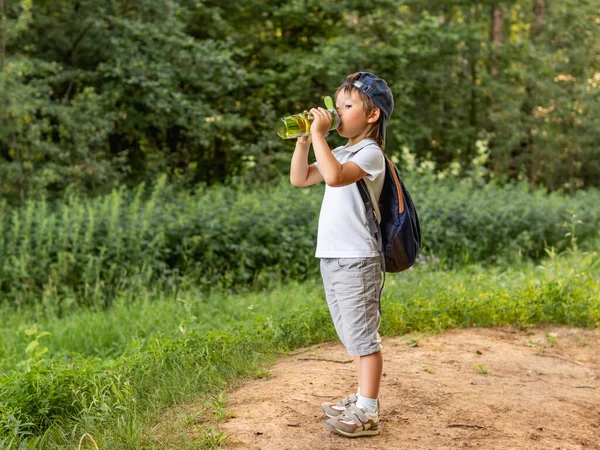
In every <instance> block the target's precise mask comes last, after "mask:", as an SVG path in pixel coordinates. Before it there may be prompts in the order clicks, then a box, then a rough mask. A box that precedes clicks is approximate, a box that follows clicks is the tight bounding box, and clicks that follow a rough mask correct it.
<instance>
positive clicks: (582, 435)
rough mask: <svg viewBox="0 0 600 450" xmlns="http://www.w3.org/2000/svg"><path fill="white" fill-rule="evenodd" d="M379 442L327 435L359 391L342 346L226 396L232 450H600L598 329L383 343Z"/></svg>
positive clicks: (467, 333) (313, 350) (304, 357)
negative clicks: (336, 407)
mask: <svg viewBox="0 0 600 450" xmlns="http://www.w3.org/2000/svg"><path fill="white" fill-rule="evenodd" d="M384 359H385V367H384V377H383V382H382V388H381V395H380V400H381V412H380V413H381V425H380V434H379V435H378V436H374V437H365V438H357V439H348V438H344V437H341V436H337V435H335V434H333V433H332V432H330V431H329V430H327V429H326V428H325V427H324V425H323V423H324V421H325V417H324V416H323V415H322V414H321V411H320V408H319V406H320V404H321V403H322V402H325V401H335V400H338V399H340V398H342V397H345V396H346V395H348V394H349V393H351V392H353V390H354V389H355V387H356V386H355V381H354V380H355V378H354V365H353V364H352V361H351V359H350V358H349V357H348V356H347V354H346V353H345V351H344V348H343V347H342V346H341V345H340V344H336V343H333V344H325V345H318V346H315V347H310V348H307V349H302V350H300V351H297V352H295V353H294V354H293V355H290V356H287V357H285V358H283V359H281V360H279V362H278V363H277V364H276V365H275V366H274V368H273V369H272V371H271V372H270V374H269V376H267V377H265V378H263V379H258V380H250V381H248V382H246V383H245V384H243V385H242V386H241V387H239V388H237V389H235V390H234V391H232V392H230V393H229V398H230V400H229V402H228V403H227V408H228V409H229V410H230V411H231V415H232V417H230V418H229V419H228V420H227V421H226V422H224V423H222V424H221V426H220V430H222V431H225V432H226V433H227V435H228V438H227V440H226V441H225V447H226V448H233V449H242V448H247V449H265V450H266V449H348V448H364V449H411V450H418V449H432V450H441V449H462V448H478V449H526V450H528V449H536V450H537V449H569V450H571V449H600V381H599V380H598V379H597V376H600V330H581V329H574V328H566V327H549V328H543V329H542V328H534V329H530V330H527V331H523V330H517V329H512V328H496V329H468V330H454V331H449V332H447V333H444V334H442V335H436V336H429V337H419V336H404V337H397V338H390V339H386V340H384Z"/></svg>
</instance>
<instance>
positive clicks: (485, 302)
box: [0, 251, 600, 449]
mask: <svg viewBox="0 0 600 450" xmlns="http://www.w3.org/2000/svg"><path fill="white" fill-rule="evenodd" d="M423 262H424V264H423V265H421V264H419V267H417V268H415V269H414V270H409V271H407V272H404V273H402V274H398V275H388V277H387V281H386V289H385V291H384V296H383V299H382V308H383V321H382V334H383V335H384V336H386V335H387V336H391V335H399V334H404V333H408V332H417V331H419V332H420V331H443V330H445V329H448V328H456V327H471V326H497V325H506V324H517V325H522V326H528V325H532V324H544V323H563V324H570V325H574V326H581V327H598V326H599V325H600V256H599V255H598V253H597V252H588V253H584V252H580V251H575V252H568V253H565V254H562V255H560V256H550V257H548V258H547V259H545V260H543V261H542V263H541V264H537V265H536V264H534V263H532V262H524V261H521V262H513V263H511V264H510V265H509V264H507V265H504V266H503V267H501V266H496V267H483V266H478V265H470V266H465V267H461V268H456V269H454V270H451V271H445V270H440V268H439V264H437V265H436V264H434V263H433V262H432V261H431V260H423ZM51 311H52V309H50V310H47V311H44V310H43V309H40V308H37V309H27V308H23V309H21V310H14V309H9V308H8V307H5V308H4V309H3V310H2V322H1V323H2V324H3V325H2V328H1V331H0V333H1V334H0V337H1V338H2V340H1V342H2V344H1V348H0V351H1V352H2V353H1V354H0V355H1V356H0V358H1V359H0V412H2V415H0V417H3V419H0V449H16V448H19V447H18V445H17V443H18V442H27V443H28V444H27V445H30V446H31V448H49V449H52V448H64V446H70V447H74V444H75V442H76V441H77V439H78V438H79V437H80V436H81V435H82V434H83V432H90V433H92V434H93V436H94V437H95V438H96V440H97V441H98V443H99V445H100V446H101V448H111V449H127V448H131V449H134V448H156V447H155V446H156V445H158V444H157V443H156V442H157V441H156V439H158V438H157V437H156V435H154V434H153V433H152V432H148V429H149V425H150V424H151V423H153V421H154V420H155V419H156V418H157V417H158V416H160V415H161V414H163V412H164V411H165V408H168V407H169V406H172V405H178V404H182V403H184V402H186V401H189V400H190V399H192V398H198V397H200V398H206V399H209V398H213V399H214V398H218V396H219V393H221V392H222V391H223V390H224V389H226V386H227V383H229V382H232V381H233V380H236V379H239V378H240V377H244V376H260V375H261V374H264V372H265V370H267V369H268V366H269V364H270V363H271V362H272V361H273V358H274V357H276V356H277V355H279V354H281V353H283V352H286V351H289V350H291V349H294V348H298V347H301V346H305V345H310V344H314V343H317V342H323V341H325V340H331V339H335V333H334V330H333V327H332V325H331V321H330V319H329V315H328V311H327V308H326V305H325V301H324V298H323V292H322V287H321V282H320V280H318V279H316V280H310V281H308V282H306V283H291V284H285V285H281V286H279V287H276V288H274V289H272V290H270V291H262V292H254V293H246V294H231V293H228V292H226V291H222V292H220V293H213V294H212V295H206V294H202V293H201V291H199V290H195V289H188V290H183V291H180V292H177V293H175V292H167V293H165V292H163V293H159V292H153V291H152V290H151V289H148V290H147V291H145V292H144V291H140V292H138V293H137V294H136V295H131V294H127V293H123V294H122V295H120V296H119V297H118V299H117V301H116V302H115V304H114V305H113V307H111V308H109V309H107V310H97V311H94V310H91V309H90V310H84V309H80V308H79V307H76V306H73V307H72V308H71V309H70V310H69V313H68V314H66V315H65V314H64V310H63V315H60V314H55V313H52V312H51ZM46 332H48V333H50V334H47V335H45V334H44V333H46ZM44 349H47V350H46V351H44ZM208 394H212V395H213V397H210V396H208ZM215 396H216V397H215ZM213 403H215V402H212V403H210V402H209V404H213ZM217 403H218V402H217ZM210 408H212V406H211V407H210ZM213 409H214V408H213ZM217 409H218V408H217ZM209 425H211V424H206V426H205V428H203V433H204V434H203V436H204V438H199V439H204V441H203V442H204V444H201V443H200V442H194V443H193V445H195V447H189V448H198V447H199V446H200V447H201V446H202V445H205V446H208V447H210V445H211V444H210V442H213V441H214V442H216V441H218V440H219V436H217V435H214V434H211V433H210V426H209ZM3 440H4V441H3ZM2 442H4V444H2ZM10 442H12V444H9V443H10ZM214 442H213V443H214ZM24 445H25V444H24ZM189 445H192V444H191V443H190V444H189ZM181 448H186V447H183V446H182V447H181Z"/></svg>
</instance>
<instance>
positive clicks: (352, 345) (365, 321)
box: [321, 256, 381, 356]
mask: <svg viewBox="0 0 600 450" xmlns="http://www.w3.org/2000/svg"><path fill="white" fill-rule="evenodd" d="M321 276H322V277H323V285H324V287H325V296H326V297H327V305H328V306H329V312H330V313H331V318H332V319H333V324H334V325H335V330H336V331H337V334H338V336H339V338H340V340H341V341H342V344H344V346H345V347H346V351H347V352H348V354H349V355H350V356H365V355H370V354H372V353H375V352H378V351H379V350H381V337H380V336H379V324H380V322H381V315H380V313H379V285H380V283H381V259H380V258H379V257H378V256H376V257H372V258H322V259H321Z"/></svg>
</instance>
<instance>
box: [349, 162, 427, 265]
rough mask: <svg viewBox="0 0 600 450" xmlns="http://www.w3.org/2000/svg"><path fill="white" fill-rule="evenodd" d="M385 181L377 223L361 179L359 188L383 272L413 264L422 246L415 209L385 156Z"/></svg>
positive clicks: (398, 175) (365, 187) (398, 174)
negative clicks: (375, 238) (376, 244)
mask: <svg viewBox="0 0 600 450" xmlns="http://www.w3.org/2000/svg"><path fill="white" fill-rule="evenodd" d="M385 161H386V165H385V180H384V182H383V189H382V190H381V196H380V197H379V212H380V213H381V223H378V222H377V218H376V216H375V211H374V210H373V204H372V201H371V196H370V195H369V193H368V191H367V186H366V184H365V181H364V180H363V179H360V180H359V181H358V182H357V185H358V188H359V189H358V190H359V191H360V195H361V197H362V199H363V202H364V203H365V207H366V209H367V218H368V220H369V227H370V229H371V234H373V235H374V236H376V237H377V241H378V243H379V252H380V254H381V263H382V266H383V267H382V269H383V271H384V273H385V272H402V271H403V270H406V269H408V268H409V267H410V266H412V265H413V264H414V262H415V260H416V259H417V253H418V252H419V248H420V247H421V228H420V226H419V218H418V216H417V210H416V209H415V205H414V203H413V201H412V199H411V198H410V194H409V193H408V190H407V189H406V186H404V183H403V182H402V178H400V173H399V172H398V169H397V168H396V166H395V165H394V163H392V162H391V161H390V160H389V159H388V158H387V157H386V158H385Z"/></svg>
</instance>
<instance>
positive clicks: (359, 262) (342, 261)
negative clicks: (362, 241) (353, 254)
mask: <svg viewBox="0 0 600 450" xmlns="http://www.w3.org/2000/svg"><path fill="white" fill-rule="evenodd" d="M337 264H338V267H339V268H340V269H344V270H349V271H360V270H361V269H363V268H364V267H365V266H366V265H367V260H366V259H364V258H338V259H337Z"/></svg>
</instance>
